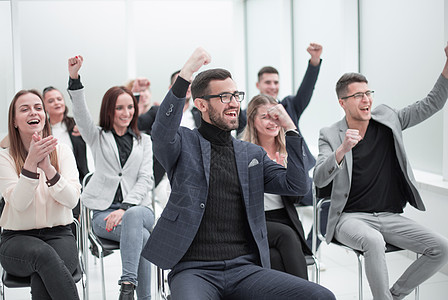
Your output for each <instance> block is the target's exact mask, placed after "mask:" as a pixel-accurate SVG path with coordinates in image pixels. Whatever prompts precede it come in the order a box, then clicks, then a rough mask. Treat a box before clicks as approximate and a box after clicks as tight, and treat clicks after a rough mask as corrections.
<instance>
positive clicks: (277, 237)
mask: <svg viewBox="0 0 448 300" xmlns="http://www.w3.org/2000/svg"><path fill="white" fill-rule="evenodd" d="M266 227H267V230H268V242H269V255H270V259H271V268H272V269H274V270H278V271H283V272H286V273H288V274H291V275H294V276H299V277H300V278H303V279H306V280H308V269H307V265H306V259H305V255H304V254H303V250H302V244H301V242H300V237H299V236H298V234H297V233H296V232H295V231H294V229H292V228H291V227H290V226H288V225H286V224H282V223H278V222H266Z"/></svg>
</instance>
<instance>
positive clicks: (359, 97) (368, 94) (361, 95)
mask: <svg viewBox="0 0 448 300" xmlns="http://www.w3.org/2000/svg"><path fill="white" fill-rule="evenodd" d="M373 93H375V91H367V92H364V93H362V92H360V93H356V94H353V95H350V96H347V97H342V98H341V99H342V100H345V99H348V98H351V97H353V98H355V100H358V101H359V100H362V98H364V95H366V97H367V98H369V99H373Z"/></svg>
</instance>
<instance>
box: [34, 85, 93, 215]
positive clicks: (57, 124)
mask: <svg viewBox="0 0 448 300" xmlns="http://www.w3.org/2000/svg"><path fill="white" fill-rule="evenodd" d="M42 96H43V98H44V105H45V110H46V112H47V115H48V120H49V121H50V126H51V134H52V135H53V136H54V137H55V138H57V140H58V141H59V143H62V144H65V145H67V146H69V147H70V149H71V150H72V151H73V154H74V155H75V159H76V166H77V168H78V174H79V182H82V180H83V178H84V176H86V175H87V174H88V173H89V167H88V164H87V147H86V143H85V142H84V140H83V139H82V137H81V135H80V133H79V131H78V128H77V127H76V124H75V120H74V119H73V118H72V117H69V116H68V108H67V106H66V105H65V100H64V96H62V93H61V92H60V91H59V90H58V89H56V88H54V87H52V86H49V87H46V88H44V90H43V93H42ZM91 159H93V158H91ZM79 210H80V208H79V202H78V205H76V207H75V209H74V210H73V215H74V217H75V218H78V217H79V213H80V211H79Z"/></svg>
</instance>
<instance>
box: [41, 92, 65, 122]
mask: <svg viewBox="0 0 448 300" xmlns="http://www.w3.org/2000/svg"><path fill="white" fill-rule="evenodd" d="M44 103H45V109H46V110H47V112H48V115H49V116H50V120H51V119H57V118H58V116H59V118H61V117H62V116H63V115H64V112H65V102H64V97H63V96H62V94H61V92H59V91H58V90H51V91H49V92H46V93H45V95H44Z"/></svg>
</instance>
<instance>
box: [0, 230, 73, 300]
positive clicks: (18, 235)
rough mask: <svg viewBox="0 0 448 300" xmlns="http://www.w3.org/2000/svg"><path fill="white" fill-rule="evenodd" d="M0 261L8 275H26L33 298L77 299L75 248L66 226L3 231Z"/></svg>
mask: <svg viewBox="0 0 448 300" xmlns="http://www.w3.org/2000/svg"><path fill="white" fill-rule="evenodd" d="M0 263H1V264H2V266H3V268H4V269H5V271H6V272H8V273H10V274H11V275H15V276H19V277H28V276H30V278H31V294H32V298H33V299H39V300H41V299H64V300H69V299H72V300H79V296H78V290H77V289H76V285H75V282H74V281H73V277H72V274H73V273H74V272H75V270H76V268H77V267H78V249H77V247H76V241H75V238H74V236H73V234H72V230H71V228H70V225H65V226H56V227H53V228H42V229H32V230H17V231H16V230H14V231H13V230H4V231H3V233H2V240H1V243H0Z"/></svg>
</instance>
